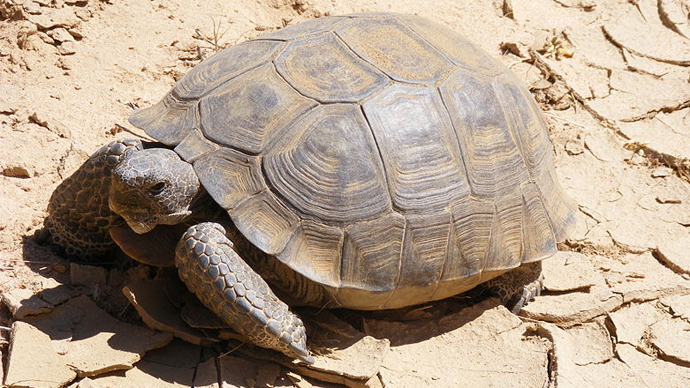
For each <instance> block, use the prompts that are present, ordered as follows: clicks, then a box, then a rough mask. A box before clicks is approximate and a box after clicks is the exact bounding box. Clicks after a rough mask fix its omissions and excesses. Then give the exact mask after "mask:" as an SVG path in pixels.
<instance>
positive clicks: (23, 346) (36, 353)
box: [4, 321, 77, 388]
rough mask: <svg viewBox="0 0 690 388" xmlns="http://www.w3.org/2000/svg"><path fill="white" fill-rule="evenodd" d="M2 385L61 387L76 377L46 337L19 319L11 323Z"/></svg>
mask: <svg viewBox="0 0 690 388" xmlns="http://www.w3.org/2000/svg"><path fill="white" fill-rule="evenodd" d="M11 338H12V342H11V344H10V349H9V352H8V363H7V373H6V374H5V381H4V382H5V384H6V386H8V387H45V388H52V387H56V388H57V387H63V386H65V385H66V384H67V383H69V382H70V381H72V380H73V379H74V378H75V377H76V375H77V374H76V373H75V372H74V371H73V370H72V369H71V368H69V367H68V366H67V365H66V363H65V362H64V360H63V359H62V358H61V357H60V356H59V355H58V354H57V353H56V352H55V349H54V348H53V346H52V344H51V341H50V337H48V335H46V334H45V333H43V332H42V331H41V330H39V329H37V328H36V327H34V326H32V325H30V324H28V323H25V322H21V321H17V322H14V323H13V324H12V334H11Z"/></svg>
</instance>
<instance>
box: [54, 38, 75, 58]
mask: <svg viewBox="0 0 690 388" xmlns="http://www.w3.org/2000/svg"><path fill="white" fill-rule="evenodd" d="M57 49H58V52H59V53H60V55H72V54H74V53H76V52H77V44H76V43H75V42H74V41H67V42H62V44H61V45H59V46H58V47H57Z"/></svg>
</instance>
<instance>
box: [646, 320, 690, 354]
mask: <svg viewBox="0 0 690 388" xmlns="http://www.w3.org/2000/svg"><path fill="white" fill-rule="evenodd" d="M650 329H651V335H650V338H649V342H650V343H651V344H652V346H654V347H655V348H656V349H657V350H658V351H659V354H660V356H661V358H663V359H665V360H667V361H671V362H673V363H676V364H679V365H683V366H690V346H688V344H690V324H688V323H687V322H686V321H683V320H681V319H665V320H662V321H659V322H657V323H655V324H653V325H652V326H651V327H650Z"/></svg>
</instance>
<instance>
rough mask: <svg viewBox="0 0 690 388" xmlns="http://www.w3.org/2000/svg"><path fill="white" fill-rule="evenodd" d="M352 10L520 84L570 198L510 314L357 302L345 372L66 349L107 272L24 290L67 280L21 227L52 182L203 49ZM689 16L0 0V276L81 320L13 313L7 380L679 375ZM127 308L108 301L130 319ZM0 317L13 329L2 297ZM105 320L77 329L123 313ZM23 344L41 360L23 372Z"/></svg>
mask: <svg viewBox="0 0 690 388" xmlns="http://www.w3.org/2000/svg"><path fill="white" fill-rule="evenodd" d="M363 11H394V12H406V13H414V14H418V15H420V16H424V17H427V18H430V19H434V20H436V21H438V22H440V23H443V24H445V25H447V26H448V27H450V28H452V29H454V30H456V31H459V32H461V33H463V34H464V35H466V36H467V37H468V38H469V39H470V40H472V41H474V42H476V43H477V44H478V45H479V46H481V47H482V48H483V49H485V50H486V51H487V52H489V53H490V54H491V55H492V56H494V57H496V58H499V59H500V60H501V61H502V62H503V63H504V64H505V65H506V66H508V67H509V68H511V69H512V70H513V71H514V72H515V73H516V74H517V75H518V76H519V77H520V78H521V79H523V80H524V82H525V84H527V85H528V86H529V87H530V90H531V91H532V92H533V93H534V95H535V98H536V99H537V100H538V101H539V103H540V105H541V106H542V108H543V109H544V111H545V116H546V118H547V121H548V122H549V124H550V127H551V128H550V129H551V136H552V140H553V142H554V152H555V155H556V164H557V171H558V175H559V177H560V179H561V182H562V183H563V186H564V188H565V190H566V191H567V192H568V193H569V194H570V195H571V196H572V197H573V198H574V199H575V200H576V201H577V202H578V204H579V212H578V215H577V217H578V221H579V224H578V225H579V226H578V229H577V231H576V233H574V235H573V236H572V237H571V238H570V239H569V240H568V241H567V242H566V243H564V244H562V245H561V246H560V248H561V250H563V251H564V252H563V253H562V254H559V255H557V257H555V258H553V259H550V260H547V262H545V266H546V275H547V284H546V287H547V291H546V293H545V295H544V296H542V297H541V298H539V299H538V300H537V301H535V302H534V303H532V304H530V305H529V306H528V307H527V308H526V309H525V310H524V311H523V313H522V314H521V317H520V318H518V317H515V316H511V315H510V314H508V313H507V311H506V310H505V309H504V308H503V307H501V306H498V305H497V303H496V302H495V301H493V300H492V299H488V300H484V301H482V302H480V303H479V304H476V305H473V306H472V307H468V308H465V309H459V308H453V307H451V308H449V309H446V310H444V311H443V313H438V312H424V311H422V312H419V311H417V312H416V313H417V314H416V315H415V313H413V314H412V315H413V316H415V317H417V318H419V319H416V320H412V321H408V320H405V319H402V318H400V317H401V315H400V314H398V315H394V317H393V318H391V317H381V316H373V317H372V316H366V317H360V318H359V319H358V322H360V323H361V324H360V325H359V327H358V329H359V330H362V331H364V332H365V333H366V334H368V335H371V336H373V337H376V338H379V340H373V339H372V338H371V337H363V338H361V341H360V342H358V344H359V345H358V346H360V345H361V346H362V348H357V349H356V352H360V353H356V352H355V354H354V355H353V354H349V355H343V356H342V359H344V360H346V361H347V362H353V364H352V365H353V366H350V367H348V366H347V365H346V366H345V367H343V366H342V365H341V366H338V367H337V368H342V369H340V370H341V371H342V370H344V372H343V373H345V374H346V375H347V374H348V373H349V372H352V371H353V370H355V369H357V368H359V369H357V373H359V374H357V373H354V372H352V373H351V374H353V375H354V376H355V377H352V378H350V377H351V376H350V377H347V376H346V377H344V378H340V377H338V378H333V377H330V378H329V377H328V376H326V377H324V374H319V373H317V372H314V371H313V370H312V371H309V370H303V369H302V370H300V369H295V368H294V365H291V364H289V363H287V364H286V363H283V364H281V363H280V362H279V361H278V362H272V361H266V360H262V361H255V360H254V359H252V358H246V356H242V355H239V356H237V357H235V356H226V357H223V358H220V359H215V358H213V357H211V356H210V353H208V352H207V351H206V350H200V349H201V348H198V347H193V348H190V346H191V345H185V344H184V343H181V342H179V341H174V342H172V344H171V345H168V346H167V347H166V348H164V349H167V351H168V352H170V353H164V352H163V353H160V352H161V351H155V352H150V353H149V354H147V355H146V357H144V359H143V360H142V361H139V362H138V363H136V364H135V367H134V368H133V369H131V368H132V367H131V364H132V363H135V362H136V361H137V360H139V355H138V353H143V352H144V350H141V351H138V350H137V351H134V350H133V351H132V352H130V353H137V354H136V356H135V357H134V358H131V357H130V358H129V359H128V361H126V362H124V363H123V364H121V365H120V367H118V368H115V369H121V371H119V372H109V373H106V372H108V371H111V370H114V369H113V368H111V369H109V368H110V366H106V367H101V368H100V369H99V368H92V367H87V366H84V365H82V364H79V363H78V362H76V361H74V360H75V357H77V356H76V355H75V354H76V353H78V352H79V351H80V350H79V349H81V348H79V346H80V345H78V344H79V341H80V340H83V339H84V338H77V337H78V336H77V335H76V334H75V333H76V331H75V330H76V329H74V327H76V326H74V325H77V323H75V322H77V321H80V322H86V321H88V319H86V318H84V314H85V313H82V315H79V313H78V311H82V310H79V308H83V309H94V311H97V312H94V313H93V314H94V315H93V316H99V317H100V315H98V314H100V312H101V310H98V308H97V307H95V306H92V305H91V304H90V302H89V301H90V300H91V299H94V300H96V301H97V302H102V300H103V299H104V297H105V296H107V295H109V294H108V291H107V290H106V288H107V287H108V286H112V285H113V284H114V283H116V282H115V281H114V280H113V279H112V278H113V276H111V275H105V274H104V275H103V276H104V278H103V279H104V280H103V288H99V287H95V288H94V287H93V285H91V287H82V288H79V290H81V291H78V292H81V293H82V294H86V295H88V296H89V298H86V299H83V297H77V296H75V294H74V293H70V294H69V295H68V296H67V297H65V298H58V299H56V300H54V301H53V303H52V304H51V301H50V300H48V299H50V298H48V296H47V295H48V293H47V292H44V293H41V292H42V291H43V290H60V289H61V288H60V287H59V286H60V285H61V284H68V283H69V282H70V265H69V263H67V262H66V261H64V260H63V259H61V258H60V257H58V256H57V255H56V254H55V253H53V251H52V250H51V249H50V248H49V247H43V246H39V245H37V244H36V242H35V241H34V237H33V236H34V233H35V232H36V231H37V230H40V229H41V228H42V223H43V219H44V217H45V215H46V213H45V209H46V204H47V202H48V198H49V196H50V194H51V192H52V190H53V189H54V188H55V186H56V185H57V184H58V183H59V182H60V181H61V180H62V179H63V178H65V177H66V176H68V175H69V174H70V173H71V171H73V170H74V169H75V168H76V167H77V166H78V165H79V164H80V163H81V162H82V161H83V160H84V159H85V158H86V157H87V156H88V155H89V154H90V153H91V152H93V151H94V150H95V149H97V148H98V147H99V146H100V145H102V144H105V143H107V142H109V141H111V140H113V139H116V138H122V137H132V136H134V135H136V134H140V131H138V130H136V129H134V128H132V127H131V126H130V125H129V124H128V123H127V117H128V115H129V114H130V113H131V112H132V110H133V109H134V108H136V107H145V106H148V105H150V104H152V103H154V102H156V101H157V100H158V99H160V98H161V97H162V96H163V95H164V94H165V92H166V91H167V90H168V89H169V88H170V87H171V86H172V84H173V83H174V82H175V80H176V79H178V78H179V77H180V76H181V75H182V74H184V73H185V72H186V71H187V70H189V69H190V68H191V67H193V66H194V65H195V64H197V63H199V61H200V60H201V59H203V58H205V57H207V56H208V55H210V54H212V53H213V52H214V51H215V50H217V49H218V48H219V47H224V46H227V45H231V44H234V43H237V42H241V41H244V40H247V39H251V38H253V37H256V36H258V35H260V34H262V33H263V32H265V31H271V30H275V29H278V28H281V27H283V26H285V25H289V24H295V23H298V22H300V21H304V20H308V19H311V18H315V17H319V16H323V15H336V14H346V13H352V12H363ZM689 12H690V2H688V1H687V0H658V1H656V0H637V1H632V0H631V1H625V0H513V1H512V2H511V1H508V2H506V3H504V2H503V1H502V0H474V1H458V0H438V1H428V2H422V1H409V0H352V1H344V0H343V1H341V0H294V1H291V0H254V1H249V0H247V1H241V0H228V1H218V0H211V1H204V2H186V1H181V0H172V1H160V0H150V1H144V0H121V1H96V0H33V1H32V0H0V139H1V140H2V144H3V147H2V153H0V291H1V292H3V293H4V294H5V302H6V304H9V305H12V302H11V301H8V300H10V299H12V298H15V299H17V298H18V300H19V301H20V302H19V304H20V305H21V304H22V302H21V301H26V300H28V299H31V298H30V297H31V295H32V294H33V293H37V294H39V296H41V298H40V299H41V301H43V303H45V304H46V306H45V308H43V309H41V308H38V309H36V310H32V312H31V313H30V314H38V313H40V312H47V311H51V310H53V313H55V312H56V311H58V310H59V309H61V308H62V310H59V311H60V314H61V315H60V316H62V317H65V316H69V317H72V315H69V314H70V313H69V311H73V313H74V311H77V313H75V314H77V315H75V317H76V316H78V317H80V318H74V319H73V320H72V321H70V322H71V323H65V325H67V326H69V325H73V326H69V328H65V327H62V329H59V328H58V329H55V331H50V330H48V329H45V330H42V329H41V328H44V327H47V326H41V324H40V322H38V321H37V320H36V319H38V320H40V319H39V318H36V317H34V318H31V319H34V321H31V319H29V318H27V319H23V320H25V321H27V322H30V323H31V322H33V323H32V324H26V323H24V324H22V323H21V322H20V323H16V324H15V325H14V326H13V328H14V331H13V333H15V335H14V337H13V338H10V335H9V334H10V333H9V331H7V330H3V331H2V333H3V338H4V339H5V342H4V344H3V346H2V350H3V360H2V361H3V362H4V364H5V372H6V373H7V379H8V380H7V381H6V384H8V385H11V386H46V387H48V386H50V387H53V386H55V387H57V386H64V385H69V384H70V383H74V384H75V385H74V386H80V387H107V386H113V387H115V386H117V387H120V386H161V387H167V386H192V385H194V386H196V387H201V386H209V387H211V386H223V387H232V386H298V387H308V386H312V384H313V385H315V386H324V385H327V384H326V383H323V382H319V381H321V380H323V379H324V378H326V379H330V381H335V382H338V383H343V384H347V385H350V386H364V385H366V386H370V387H380V386H385V387H418V386H420V385H422V384H424V385H426V386H430V387H448V386H468V387H469V386H486V387H494V386H495V387H498V386H500V387H542V386H550V387H571V386H572V387H621V386H629V387H660V386H663V387H687V386H690V350H689V349H690V334H688V333H690V296H689V295H690V276H689V274H690V253H688V251H689V250H688V247H690V183H689V182H690V162H689V161H688V158H690V83H689V82H690V71H689V67H688V66H690V40H689V39H688V38H689V37H690V26H689V24H688V21H689V20H688V15H689ZM74 271H76V270H75V269H74V268H72V272H73V273H72V274H71V275H72V278H73V280H74V278H75V273H74ZM130 272H131V271H130ZM129 275H131V273H128V275H127V276H129ZM88 276H95V275H93V274H91V275H88ZM106 276H110V277H108V278H107V279H106ZM132 276H134V275H132ZM70 292H71V291H70ZM118 293H119V290H118ZM70 297H71V299H70V301H69V302H65V300H66V299H69V298H70ZM458 303H459V302H458ZM24 304H25V305H27V306H28V303H24ZM65 306H67V307H65ZM70 306H71V307H70ZM75 306H76V307H75ZM79 306H81V307H79ZM111 307H112V306H111ZM70 308H72V309H73V310H69V309H70ZM74 309H76V310H74ZM123 309H124V310H126V311H127V313H122V311H120V313H121V314H118V313H117V311H109V312H110V313H111V315H112V314H116V315H119V318H120V320H129V321H133V322H134V323H135V324H139V325H141V323H138V322H137V321H136V314H134V313H132V311H133V309H131V308H123ZM111 310H113V309H112V308H111ZM88 311H91V310H88ZM408 313H409V312H408ZM89 314H91V313H89ZM439 314H440V315H439ZM16 315H17V313H16V312H15V316H16ZM44 315H45V314H44ZM40 316H41V315H38V317H40ZM132 316H133V317H134V318H132ZM2 317H3V318H2V321H3V322H4V324H5V325H12V322H13V321H14V319H13V318H10V312H9V311H8V310H6V309H5V310H4V311H3V312H2ZM109 317H110V315H108V314H106V315H105V317H104V318H102V319H100V318H99V319H100V320H98V321H97V322H96V327H97V328H96V329H94V331H93V332H91V335H89V336H87V337H89V338H92V339H94V340H95V339H97V338H99V334H98V332H99V331H108V330H110V329H108V330H106V329H105V328H106V326H107V327H108V328H112V332H114V333H116V332H117V330H120V329H118V327H119V326H117V325H118V323H117V322H118V320H114V319H113V322H110V321H109V320H108V319H110V318H109ZM128 317H129V318H128ZM396 317H397V318H396ZM407 317H408V316H404V317H403V318H407ZM398 318H400V319H398ZM44 321H45V320H44ZM68 321H69V319H68ZM106 321H107V322H109V323H107V324H106V323H105V322H106ZM53 322H54V320H53ZM65 322H67V321H65ZM44 323H45V322H44ZM99 325H100V328H102V329H103V330H98V328H99ZM60 330H62V331H60ZM70 330H72V331H71V332H70ZM122 330H125V331H128V330H129V331H132V330H133V329H122ZM142 335H144V334H142ZM148 335H149V334H146V335H144V336H148ZM151 338H153V337H151ZM383 338H387V340H383ZM11 339H12V340H14V341H15V343H14V344H13V348H14V349H12V355H11V357H8V353H10V346H9V343H10V340H11ZM20 340H21V341H20ZM168 340H169V338H168V339H165V340H163V342H161V343H164V342H167V341H168ZM22 341H24V342H22ZM104 341H105V342H104V344H105V346H108V345H109V346H110V347H115V348H116V347H117V346H115V344H116V343H117V341H114V340H113V338H111V337H106V339H105V340H104ZM367 341H369V342H367ZM140 342H141V341H140ZM144 342H145V341H144ZM22 344H24V345H25V347H24V348H22ZM70 346H72V347H71V348H70ZM89 346H91V345H89ZM94 346H95V345H94ZM99 346H104V345H103V344H101V345H99ZM154 346H160V345H155V344H154V345H151V346H149V347H154ZM22 349H24V350H22ZM27 349H28V350H27ZM75 349H76V350H75ZM98 349H101V348H98ZM32 352H33V353H32ZM98 352H103V350H98ZM156 352H159V353H156ZM363 354H365V355H363ZM44 356H45V357H48V359H49V360H48V361H45V360H44V358H40V357H44ZM70 357H72V358H70ZM113 357H115V356H113ZM87 358H88V357H87ZM332 358H333V359H336V358H338V357H332ZM38 359H40V360H44V361H41V362H45V363H46V364H43V365H48V364H51V365H57V367H56V368H57V369H50V370H49V369H44V370H41V367H40V365H41V364H40V363H39V362H38V361H36V360H38ZM65 359H69V360H72V361H65ZM358 359H359V364H357V362H355V361H356V360H358ZM22 360H23V361H22ZM353 360H355V361H353ZM362 362H364V364H366V365H364V367H363V366H362V365H361V364H362ZM36 364H38V365H39V368H36ZM355 364H357V365H358V366H354V365H355ZM348 365H349V364H348ZM22 367H23V368H24V369H28V371H26V370H24V371H23V370H22ZM46 368H47V367H46ZM89 368H91V369H89ZM333 368H336V367H335V366H333ZM337 368H336V369H337ZM348 368H349V369H350V370H349V371H348ZM325 369H326V370H328V368H325ZM125 370H126V371H125ZM85 371H88V372H85ZM37 372H38V374H39V375H40V376H42V377H43V379H41V380H40V381H38V380H32V379H35V378H36V376H35V375H36V373H37ZM22 373H24V374H22ZM32 373H33V375H32ZM104 373H105V374H104ZM326 375H327V374H326ZM27 376H28V377H27ZM32 376H33V377H32ZM85 376H89V377H85ZM203 376H206V377H208V376H211V377H208V378H207V379H206V380H203V379H202V377H203ZM306 376H311V377H309V378H308V377H306ZM27 381H29V382H27ZM328 386H330V385H328Z"/></svg>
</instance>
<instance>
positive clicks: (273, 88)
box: [199, 65, 316, 154]
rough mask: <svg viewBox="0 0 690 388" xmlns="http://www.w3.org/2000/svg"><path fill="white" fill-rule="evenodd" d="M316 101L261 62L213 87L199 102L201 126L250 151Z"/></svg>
mask: <svg viewBox="0 0 690 388" xmlns="http://www.w3.org/2000/svg"><path fill="white" fill-rule="evenodd" d="M315 105H316V102H315V101H313V100H310V99H307V98H306V97H304V96H302V95H301V94H299V93H297V92H296V91H295V90H294V89H292V88H291V87H290V86H289V85H288V84H287V83H286V82H285V81H284V80H283V79H282V78H281V77H280V76H279V75H278V74H277V73H276V71H275V69H274V68H273V66H270V65H264V66H261V67H260V68H257V69H254V70H252V71H249V72H247V73H245V74H243V75H241V76H239V77H237V78H236V79H234V80H232V82H227V83H225V84H223V86H221V87H219V88H217V89H215V90H214V91H213V92H211V93H210V94H208V95H206V96H205V97H204V98H203V99H201V101H200V102H199V115H200V116H201V130H202V131H203V133H204V135H206V137H208V138H209V139H210V140H212V141H214V142H216V143H218V144H222V145H226V146H229V147H231V148H235V149H239V150H242V151H244V152H247V153H250V154H258V153H260V152H261V151H263V149H264V146H265V144H266V142H267V141H268V140H269V139H271V137H272V136H276V133H274V132H276V131H279V130H280V129H282V128H285V127H286V126H287V125H288V124H289V123H291V122H292V121H293V120H295V119H296V118H297V117H299V116H300V115H302V114H304V113H305V112H306V111H307V110H309V108H311V107H313V106H315Z"/></svg>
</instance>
